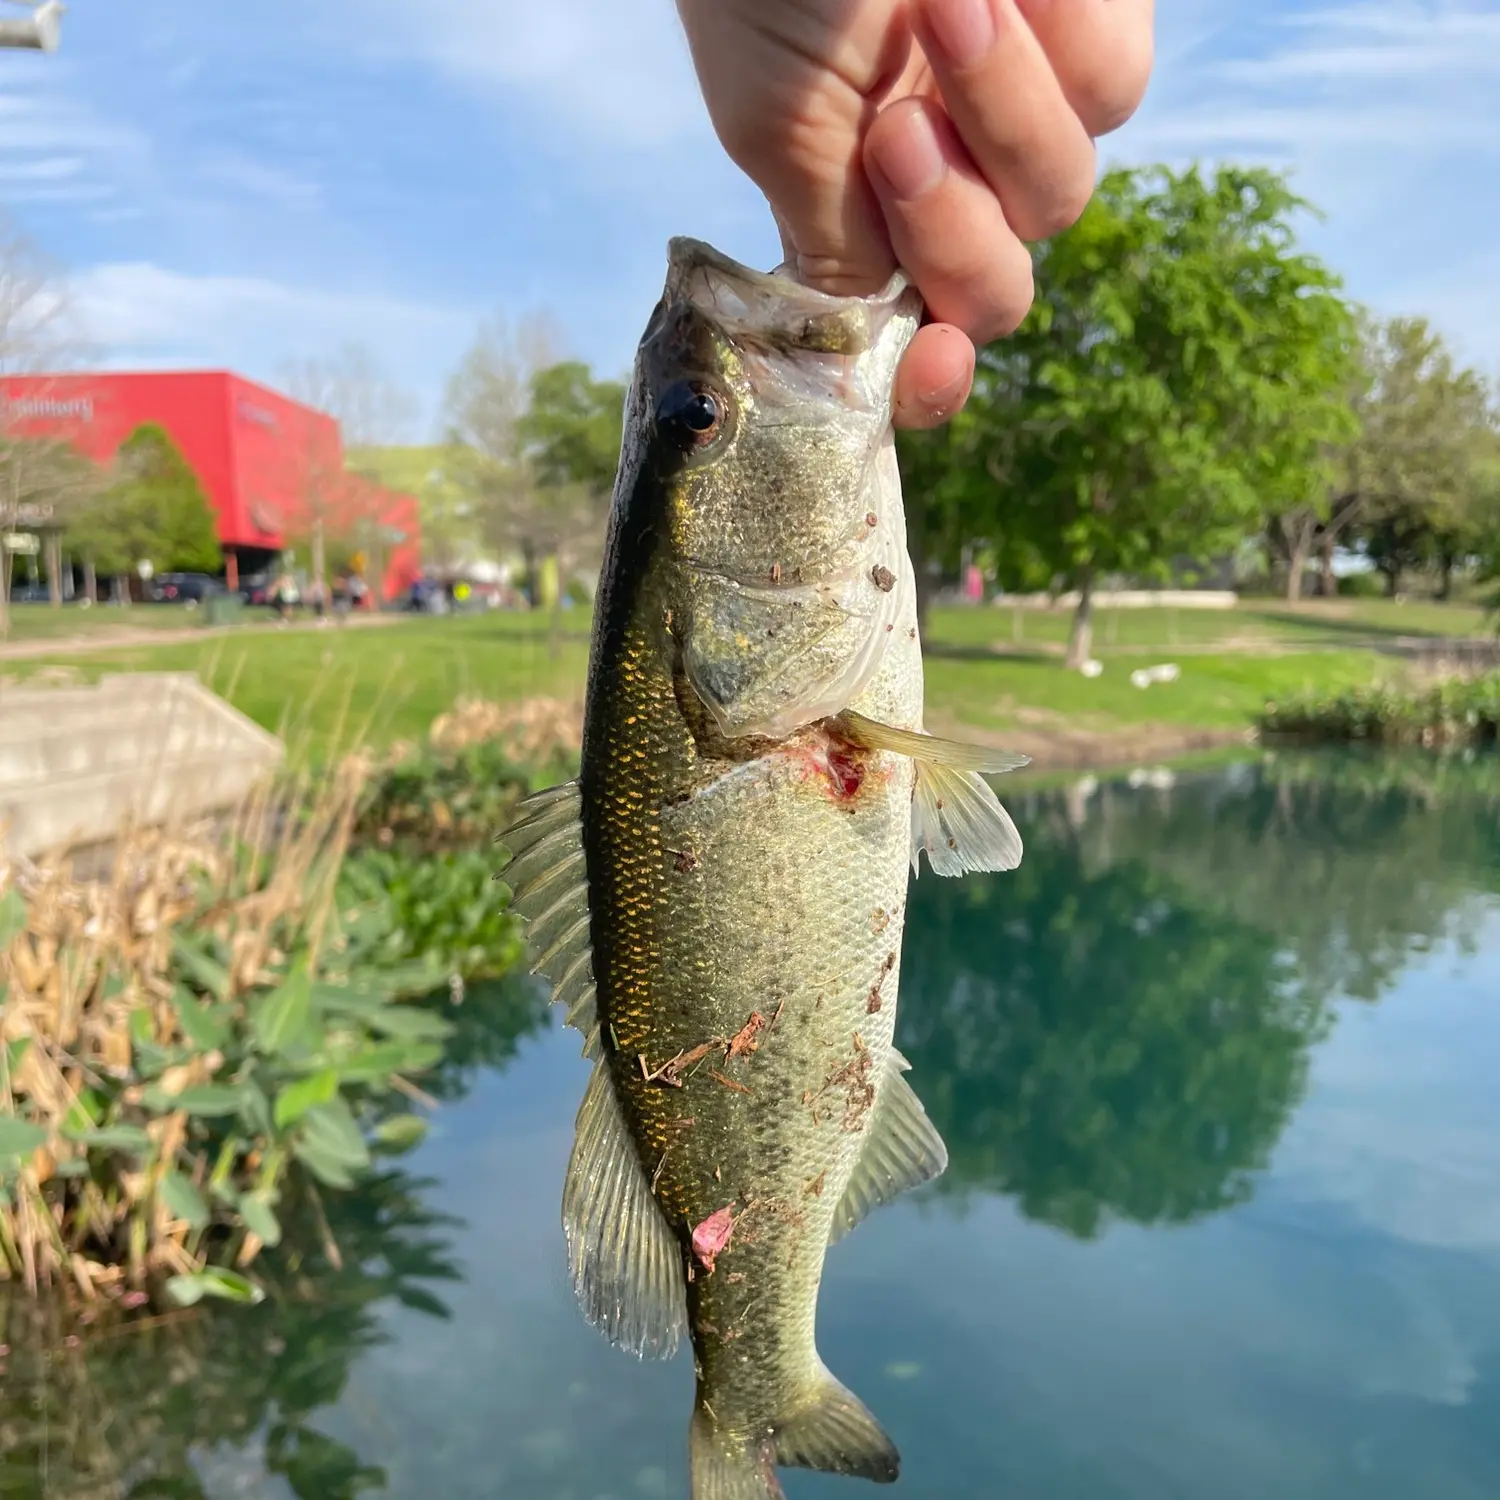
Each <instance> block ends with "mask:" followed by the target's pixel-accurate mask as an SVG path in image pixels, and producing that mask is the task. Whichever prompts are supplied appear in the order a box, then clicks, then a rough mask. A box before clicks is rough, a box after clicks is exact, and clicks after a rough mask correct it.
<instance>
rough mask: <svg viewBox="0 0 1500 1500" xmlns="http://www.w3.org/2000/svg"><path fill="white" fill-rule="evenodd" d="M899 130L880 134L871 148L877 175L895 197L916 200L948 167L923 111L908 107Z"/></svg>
mask: <svg viewBox="0 0 1500 1500" xmlns="http://www.w3.org/2000/svg"><path fill="white" fill-rule="evenodd" d="M906 113H907V118H906V119H905V120H904V121H902V123H901V128H900V129H899V130H898V129H891V130H885V131H882V132H881V133H880V134H879V135H878V136H877V137H876V139H875V141H874V142H873V143H872V145H871V154H872V155H873V156H874V158H875V165H876V167H877V168H878V169H879V171H880V175H881V176H882V177H884V178H885V180H886V181H887V182H888V183H889V184H890V186H891V191H892V192H893V193H894V194H895V195H896V196H897V197H898V198H920V197H921V196H922V195H923V194H924V193H929V192H931V191H932V189H933V188H935V187H936V186H937V185H938V183H939V182H941V181H942V178H943V173H944V172H946V171H947V170H948V164H947V162H945V161H944V160H943V149H942V147H941V146H939V145H938V138H937V135H936V133H935V132H934V130H933V128H932V121H931V120H930V119H928V117H927V111H926V110H924V109H921V108H915V109H912V108H908V109H907V111H906Z"/></svg>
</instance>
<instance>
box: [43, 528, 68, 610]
mask: <svg viewBox="0 0 1500 1500" xmlns="http://www.w3.org/2000/svg"><path fill="white" fill-rule="evenodd" d="M42 546H43V547H44V548H45V549H46V553H47V602H48V604H50V605H51V606H52V608H53V609H61V608H62V602H63V597H62V533H61V532H60V531H49V532H47V533H46V536H45V538H44V540H43V542H42Z"/></svg>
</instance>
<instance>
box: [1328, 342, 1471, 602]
mask: <svg viewBox="0 0 1500 1500" xmlns="http://www.w3.org/2000/svg"><path fill="white" fill-rule="evenodd" d="M1363 346H1364V347H1363V362H1364V365H1365V370H1366V382H1365V389H1364V393H1363V395H1362V398H1361V401H1360V403H1359V413H1358V414H1359V417H1360V430H1359V433H1358V435H1357V436H1356V438H1355V439H1354V440H1353V441H1352V442H1351V443H1350V444H1349V445H1348V447H1347V449H1346V450H1345V453H1344V455H1343V470H1344V476H1343V477H1344V487H1345V489H1346V490H1347V491H1348V492H1349V493H1351V494H1356V495H1359V496H1360V497H1362V500H1363V508H1362V515H1361V519H1360V523H1359V527H1358V533H1359V536H1360V539H1361V541H1362V542H1363V545H1364V548H1365V551H1366V552H1367V553H1368V554H1369V556H1370V558H1371V560H1372V561H1373V562H1374V563H1375V565H1376V567H1377V568H1379V570H1380V572H1381V573H1382V574H1383V575H1384V577H1385V580H1386V588H1387V590H1388V591H1389V592H1390V593H1391V594H1392V595H1394V594H1395V593H1396V592H1397V591H1398V590H1399V589H1400V587H1401V580H1402V578H1403V576H1404V575H1405V574H1407V573H1408V572H1410V571H1412V570H1413V569H1416V568H1420V567H1423V566H1426V565H1428V564H1433V565H1436V567H1437V568H1438V570H1439V573H1440V576H1441V580H1442V584H1441V588H1440V592H1442V593H1444V594H1446V592H1447V583H1448V580H1449V578H1450V577H1451V574H1452V571H1453V568H1454V565H1455V563H1457V562H1458V561H1459V560H1460V559H1461V558H1463V557H1466V556H1468V555H1470V554H1471V553H1472V552H1474V551H1476V550H1478V549H1479V548H1480V546H1481V545H1482V540H1483V538H1482V536H1481V532H1482V530H1483V526H1484V521H1483V516H1482V511H1483V507H1482V505H1481V499H1482V486H1483V469H1484V459H1485V450H1484V444H1485V442H1486V441H1487V440H1488V439H1489V438H1490V437H1491V436H1492V434H1493V431H1494V428H1493V414H1492V411H1491V407H1490V399H1489V391H1488V388H1487V387H1486V385H1485V382H1484V380H1483V379H1482V378H1481V377H1480V376H1479V375H1478V374H1477V373H1476V372H1475V371H1473V370H1469V369H1464V368H1463V367H1462V366H1460V365H1459V364H1458V362H1457V360H1456V359H1455V358H1454V356H1453V354H1452V351H1451V350H1449V348H1448V347H1447V345H1446V344H1445V343H1444V341H1443V338H1442V336H1441V335H1440V334H1439V333H1437V332H1436V330H1434V329H1433V328H1431V327H1430V326H1429V325H1428V323H1427V321H1426V320H1425V319H1423V318H1393V319H1391V320H1390V321H1389V322H1388V323H1384V324H1374V325H1371V327H1370V328H1369V329H1368V330H1367V333H1366V336H1365V339H1364V341H1363Z"/></svg>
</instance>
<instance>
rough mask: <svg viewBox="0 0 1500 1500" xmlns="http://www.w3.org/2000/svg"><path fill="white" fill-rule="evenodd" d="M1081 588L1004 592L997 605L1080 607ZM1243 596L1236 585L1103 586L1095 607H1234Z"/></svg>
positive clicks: (1055, 607) (1008, 606) (997, 607)
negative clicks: (1189, 587) (1110, 587)
mask: <svg viewBox="0 0 1500 1500" xmlns="http://www.w3.org/2000/svg"><path fill="white" fill-rule="evenodd" d="M1078 597H1079V596H1078V591H1077V590H1076V589H1074V590H1072V591H1070V592H1069V593H1066V594H1000V595H997V596H996V597H995V598H994V599H993V600H992V601H991V603H992V604H993V605H994V607H995V608H996V609H1076V608H1077V607H1078ZM1239 602H1240V596H1239V595H1238V594H1237V593H1235V591H1234V590H1233V589H1101V590H1100V591H1099V592H1097V593H1096V594H1095V595H1094V608H1095V609H1233V608H1234V607H1235V606H1236V605H1237V604H1238V603H1239Z"/></svg>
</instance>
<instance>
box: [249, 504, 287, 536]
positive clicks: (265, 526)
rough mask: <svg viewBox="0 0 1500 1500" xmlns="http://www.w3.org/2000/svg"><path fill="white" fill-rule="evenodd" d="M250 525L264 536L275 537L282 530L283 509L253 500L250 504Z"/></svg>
mask: <svg viewBox="0 0 1500 1500" xmlns="http://www.w3.org/2000/svg"><path fill="white" fill-rule="evenodd" d="M250 524H251V525H252V526H254V527H255V529H256V530H257V531H258V532H260V534H261V535H262V536H274V535H275V534H276V533H277V532H278V531H280V530H281V526H282V517H281V507H280V506H277V505H269V504H267V503H266V501H264V500H252V501H251V502H250Z"/></svg>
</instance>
